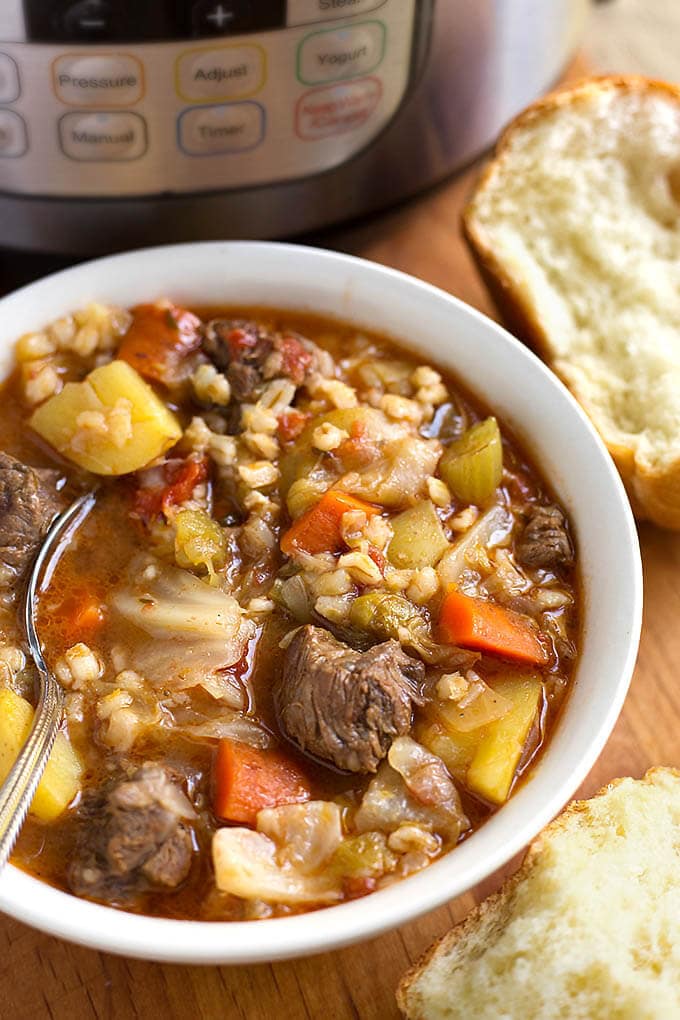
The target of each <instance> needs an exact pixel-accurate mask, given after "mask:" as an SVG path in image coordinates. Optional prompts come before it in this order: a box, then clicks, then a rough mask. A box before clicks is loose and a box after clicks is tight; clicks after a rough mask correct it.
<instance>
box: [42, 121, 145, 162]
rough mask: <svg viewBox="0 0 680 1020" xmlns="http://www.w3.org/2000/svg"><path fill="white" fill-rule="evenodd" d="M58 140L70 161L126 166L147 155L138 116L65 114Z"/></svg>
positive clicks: (143, 131) (143, 127)
mask: <svg viewBox="0 0 680 1020" xmlns="http://www.w3.org/2000/svg"><path fill="white" fill-rule="evenodd" d="M59 138H60V140H61V147H62V149H63V151H64V153H65V154H66V155H67V156H69V157H70V158H71V159H77V160H82V161H85V162H100V163H119V162H127V161H129V160H133V159H139V157H140V156H143V155H144V153H145V152H146V123H145V121H144V119H143V118H142V117H140V116H139V114H137V113H66V114H64V116H63V117H62V118H61V120H60V121H59Z"/></svg>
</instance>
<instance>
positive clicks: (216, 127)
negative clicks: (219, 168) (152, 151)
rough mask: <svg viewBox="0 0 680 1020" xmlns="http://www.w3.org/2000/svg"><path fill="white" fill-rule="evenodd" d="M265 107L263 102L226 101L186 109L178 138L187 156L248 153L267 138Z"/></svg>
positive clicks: (179, 122)
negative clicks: (265, 136)
mask: <svg viewBox="0 0 680 1020" xmlns="http://www.w3.org/2000/svg"><path fill="white" fill-rule="evenodd" d="M264 122H265V115H264V109H263V108H262V107H261V106H260V104H259V103H254V102H252V101H249V102H247V103H225V104H223V105H220V106H201V107H197V108H196V109H194V110H185V111H184V113H182V114H180V116H179V120H178V122H177V140H178V144H179V147H180V149H181V150H182V151H183V152H184V153H186V155H187V156H217V155H219V154H220V153H228V152H247V151H248V150H249V149H254V148H255V147H256V146H258V145H259V144H260V142H261V141H262V139H263V138H264Z"/></svg>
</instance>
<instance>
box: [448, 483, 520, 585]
mask: <svg viewBox="0 0 680 1020" xmlns="http://www.w3.org/2000/svg"><path fill="white" fill-rule="evenodd" d="M512 526H513V516H512V514H511V513H510V511H509V510H508V509H507V508H506V507H504V506H503V505H502V504H501V503H496V504H495V505H494V506H492V507H491V508H490V509H489V510H487V511H486V513H484V514H482V516H481V517H480V518H479V520H477V521H476V522H475V524H473V525H472V527H471V528H470V529H469V530H468V531H466V532H465V534H464V535H463V537H462V538H459V539H458V541H457V542H456V543H455V544H454V545H452V546H451V548H450V549H449V551H448V552H445V553H444V555H443V556H442V558H441V559H440V561H439V563H438V564H437V568H436V569H437V573H438V575H439V580H440V581H441V584H442V587H444V588H446V586H447V585H449V584H455V585H459V586H460V587H461V589H463V590H464V591H465V592H466V594H469V595H472V594H476V591H475V590H474V588H473V589H472V590H471V589H470V587H469V586H467V585H465V584H464V583H461V582H463V581H464V579H465V575H466V573H467V574H469V573H470V566H469V564H468V562H467V556H468V555H471V554H472V553H473V552H474V551H475V550H478V549H481V550H484V551H486V550H488V549H492V548H493V547H494V546H497V545H500V544H501V543H502V542H504V541H505V540H506V539H507V537H508V535H509V534H510V532H511V531H512Z"/></svg>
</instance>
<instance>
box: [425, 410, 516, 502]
mask: <svg viewBox="0 0 680 1020" xmlns="http://www.w3.org/2000/svg"><path fill="white" fill-rule="evenodd" d="M439 473H440V474H441V476H442V478H443V479H444V481H445V482H446V484H447V485H448V487H449V489H450V490H451V492H452V493H453V494H454V496H456V497H457V498H458V499H460V500H463V502H465V503H474V504H476V505H477V506H483V505H484V504H485V503H488V502H489V500H490V499H491V498H492V497H493V494H494V492H495V491H496V489H497V488H498V486H499V485H500V481H501V477H502V475H503V444H502V441H501V433H500V429H499V428H498V422H497V421H496V419H495V418H485V419H484V421H479V422H477V424H476V425H473V426H472V428H469V429H468V430H467V432H465V433H463V435H462V436H461V437H460V439H456V440H455V441H454V442H453V443H451V444H450V446H448V447H447V448H446V450H445V451H444V454H443V455H442V459H441V460H440V462H439Z"/></svg>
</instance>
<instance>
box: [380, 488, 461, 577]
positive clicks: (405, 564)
mask: <svg viewBox="0 0 680 1020" xmlns="http://www.w3.org/2000/svg"><path fill="white" fill-rule="evenodd" d="M390 524H391V525H392V527H393V529H394V538H393V539H392V541H391V542H390V544H389V546H388V549H387V556H388V559H389V560H390V562H391V563H393V564H394V566H395V567H399V569H401V570H415V569H417V568H418V567H433V566H434V565H435V563H437V562H438V560H439V559H441V557H442V555H443V554H444V553H445V552H446V550H447V549H448V548H449V542H448V539H447V537H446V535H445V533H444V529H443V527H442V525H441V521H440V520H439V518H438V517H437V511H436V510H435V508H434V504H433V503H432V502H431V501H430V500H429V499H425V500H423V501H422V502H421V503H416V505H415V506H412V507H410V508H409V509H408V510H404V511H403V512H402V513H400V514H397V516H396V517H393V518H392V520H391V521H390Z"/></svg>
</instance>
